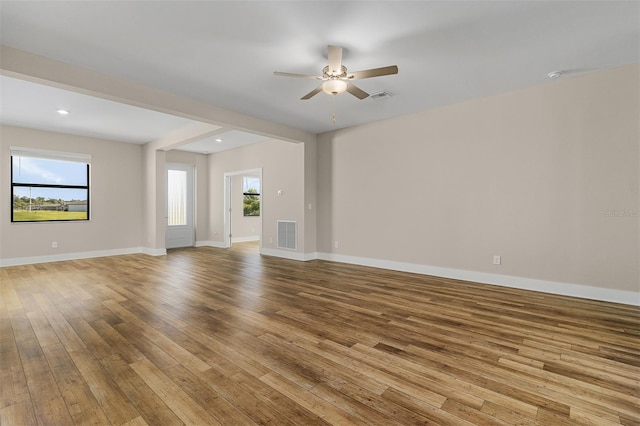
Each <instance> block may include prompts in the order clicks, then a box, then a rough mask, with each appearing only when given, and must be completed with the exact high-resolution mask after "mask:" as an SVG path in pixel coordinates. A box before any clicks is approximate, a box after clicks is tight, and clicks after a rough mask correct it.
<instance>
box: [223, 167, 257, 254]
mask: <svg viewBox="0 0 640 426" xmlns="http://www.w3.org/2000/svg"><path fill="white" fill-rule="evenodd" d="M224 179H225V180H224V182H225V186H224V200H225V209H224V213H225V217H224V226H225V239H224V247H226V248H230V247H231V246H232V245H233V243H234V242H235V243H239V242H249V241H261V240H262V216H263V214H262V210H263V205H262V169H248V170H239V171H236V172H229V173H225V174H224ZM260 245H261V244H260Z"/></svg>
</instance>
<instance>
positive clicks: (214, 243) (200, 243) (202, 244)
mask: <svg viewBox="0 0 640 426" xmlns="http://www.w3.org/2000/svg"><path fill="white" fill-rule="evenodd" d="M196 247H217V248H226V247H225V246H224V242H222V241H196Z"/></svg>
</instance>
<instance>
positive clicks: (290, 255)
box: [260, 247, 318, 262]
mask: <svg viewBox="0 0 640 426" xmlns="http://www.w3.org/2000/svg"><path fill="white" fill-rule="evenodd" d="M260 254H263V255H265V256H274V257H282V258H285V259H291V260H300V261H303V262H305V261H307V260H314V259H317V258H318V254H317V253H300V252H297V251H292V250H280V249H271V248H264V247H262V248H261V249H260Z"/></svg>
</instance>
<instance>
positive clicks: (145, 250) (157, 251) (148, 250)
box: [139, 247, 167, 256]
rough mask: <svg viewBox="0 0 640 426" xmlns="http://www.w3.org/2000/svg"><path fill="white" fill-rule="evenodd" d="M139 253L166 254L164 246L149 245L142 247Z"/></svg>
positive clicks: (150, 254)
mask: <svg viewBox="0 0 640 426" xmlns="http://www.w3.org/2000/svg"><path fill="white" fill-rule="evenodd" d="M139 253H142V254H146V255H149V256H166V255H167V249H166V248H157V249H154V248H150V247H142V250H140V252H139Z"/></svg>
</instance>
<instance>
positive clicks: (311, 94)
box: [300, 84, 322, 101]
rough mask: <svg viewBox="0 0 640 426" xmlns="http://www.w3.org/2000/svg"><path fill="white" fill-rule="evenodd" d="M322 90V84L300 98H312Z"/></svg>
mask: <svg viewBox="0 0 640 426" xmlns="http://www.w3.org/2000/svg"><path fill="white" fill-rule="evenodd" d="M320 92H322V84H321V85H320V86H318V87H316V88H315V89H313V90H312V91H310V92H309V93H307V94H306V95H304V96H303V97H301V98H300V100H301V101H306V100H307V99H311V98H312V97H314V96H315V95H317V94H318V93H320Z"/></svg>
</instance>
